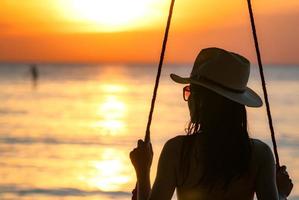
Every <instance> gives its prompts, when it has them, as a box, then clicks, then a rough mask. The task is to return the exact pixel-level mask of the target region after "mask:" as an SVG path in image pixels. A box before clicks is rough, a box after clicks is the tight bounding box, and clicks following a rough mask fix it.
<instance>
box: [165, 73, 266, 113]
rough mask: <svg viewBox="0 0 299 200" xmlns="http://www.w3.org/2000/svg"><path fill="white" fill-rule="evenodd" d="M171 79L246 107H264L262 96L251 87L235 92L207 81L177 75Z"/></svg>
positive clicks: (171, 75) (173, 75) (172, 75)
mask: <svg viewBox="0 0 299 200" xmlns="http://www.w3.org/2000/svg"><path fill="white" fill-rule="evenodd" d="M170 77H171V79H172V80H173V81H174V82H177V83H180V84H190V83H192V84H197V85H201V86H203V87H205V88H208V89H210V90H212V91H214V92H216V93H217V94H220V95H222V96H224V97H226V98H228V99H230V100H232V101H235V102H238V103H240V104H243V105H246V106H248V107H261V106H262V105H263V101H262V99H261V98H260V96H259V95H258V94H257V93H255V92H254V91H253V90H252V89H250V88H249V87H246V89H245V90H244V92H241V93H240V92H233V91H230V90H227V89H225V88H223V87H219V86H218V85H215V84H211V83H210V82H207V81H205V80H194V79H191V78H189V77H188V78H184V77H181V76H178V75H176V74H170Z"/></svg>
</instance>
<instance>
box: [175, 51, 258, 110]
mask: <svg viewBox="0 0 299 200" xmlns="http://www.w3.org/2000/svg"><path fill="white" fill-rule="evenodd" d="M249 73H250V62H249V61H248V60H247V59H246V58H244V57H243V56H241V55H238V54H236V53H233V52H229V51H226V50H224V49H220V48H206V49H203V50H202V51H201V52H200V53H199V54H198V56H197V58H196V60H195V63H194V66H193V69H192V72H191V75H190V77H186V78H183V77H180V76H178V75H175V74H170V77H171V79H172V80H174V81H175V82H177V83H181V84H190V83H191V84H197V85H201V86H203V87H206V88H208V89H210V90H212V91H214V92H216V93H218V94H220V95H222V96H224V97H226V98H228V99H230V100H232V101H235V102H238V103H240V104H243V105H246V106H249V107H260V106H262V105H263V102H262V100H261V98H260V97H259V95H258V94H256V93H255V92H254V91H253V90H252V89H250V88H249V87H247V82H248V78H249Z"/></svg>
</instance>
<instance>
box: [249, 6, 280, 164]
mask: <svg viewBox="0 0 299 200" xmlns="http://www.w3.org/2000/svg"><path fill="white" fill-rule="evenodd" d="M247 3H248V10H249V15H250V22H251V28H252V33H253V38H254V44H255V49H256V55H257V60H258V65H259V70H260V75H261V80H262V86H263V93H264V99H265V103H266V109H267V115H268V122H269V127H270V131H271V139H272V143H273V150H274V155H275V160H276V165H277V166H278V167H279V166H280V163H279V156H278V151H277V144H276V139H275V133H274V128H273V123H272V117H271V110H270V104H269V99H268V93H267V88H266V81H265V77H264V71H263V64H262V58H261V54H260V48H259V43H258V38H257V33H256V28H255V22H254V16H253V11H252V5H251V0H247Z"/></svg>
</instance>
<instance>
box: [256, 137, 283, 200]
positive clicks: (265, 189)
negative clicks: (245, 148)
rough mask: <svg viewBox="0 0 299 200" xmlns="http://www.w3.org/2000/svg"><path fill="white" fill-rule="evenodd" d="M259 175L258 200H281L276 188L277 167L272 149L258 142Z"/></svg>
mask: <svg viewBox="0 0 299 200" xmlns="http://www.w3.org/2000/svg"><path fill="white" fill-rule="evenodd" d="M255 144H256V145H255V146H254V148H255V151H254V152H255V153H256V157H257V164H258V173H257V180H256V195H257V198H258V200H268V199H272V200H279V196H278V191H277V186H276V166H275V161H274V157H273V154H272V151H271V149H270V147H269V146H268V145H267V144H265V143H263V142H261V141H258V142H256V143H255Z"/></svg>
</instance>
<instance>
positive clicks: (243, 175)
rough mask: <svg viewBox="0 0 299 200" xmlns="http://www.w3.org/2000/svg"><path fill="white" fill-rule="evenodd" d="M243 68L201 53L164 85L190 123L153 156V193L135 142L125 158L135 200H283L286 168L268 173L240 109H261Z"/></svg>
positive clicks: (146, 161)
mask: <svg viewBox="0 0 299 200" xmlns="http://www.w3.org/2000/svg"><path fill="white" fill-rule="evenodd" d="M249 72H250V63H249V61H248V60H247V59H246V58H244V57H243V56H241V55H238V54H236V53H232V52H228V51H226V50H223V49H219V48H207V49H203V50H202V51H201V52H200V53H199V55H198V56H197V58H196V60H195V63H194V66H193V69H192V72H191V75H190V77H188V78H182V77H180V76H177V75H175V74H171V75H170V76H171V78H172V79H173V80H174V81H175V82H177V83H181V84H187V86H185V87H184V89H183V92H184V99H185V100H186V101H188V107H189V112H190V118H191V120H190V123H189V126H188V128H187V129H186V132H187V135H180V136H177V137H174V138H172V139H170V140H168V141H167V142H166V144H165V145H164V147H163V150H162V152H161V155H160V158H159V163H158V170H157V175H156V179H155V182H154V184H153V188H152V189H151V186H150V178H149V174H150V167H151V163H152V157H153V151H152V147H151V144H150V143H145V142H143V141H142V140H138V144H137V148H135V149H134V150H133V151H131V153H130V159H131V162H132V164H133V166H134V168H135V171H136V175H137V199H138V200H148V199H150V200H170V199H171V198H172V196H173V193H174V190H175V189H176V190H177V197H178V199H179V200H223V199H226V200H252V199H253V198H254V193H256V195H257V198H258V199H259V200H260V199H266V200H278V199H286V197H287V196H288V195H289V194H290V192H291V190H292V188H293V184H292V181H291V179H290V178H289V175H288V173H287V171H286V167H285V166H283V167H280V168H277V169H276V166H275V161H274V158H273V154H272V151H271V149H270V148H269V146H268V145H266V144H265V143H264V142H262V141H260V140H257V139H253V138H250V137H249V135H248V131H247V115H246V108H245V106H248V107H260V106H262V100H261V98H260V97H259V96H258V95H257V94H256V93H255V92H254V91H253V90H251V89H250V88H248V87H247V82H248V78H249Z"/></svg>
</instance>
